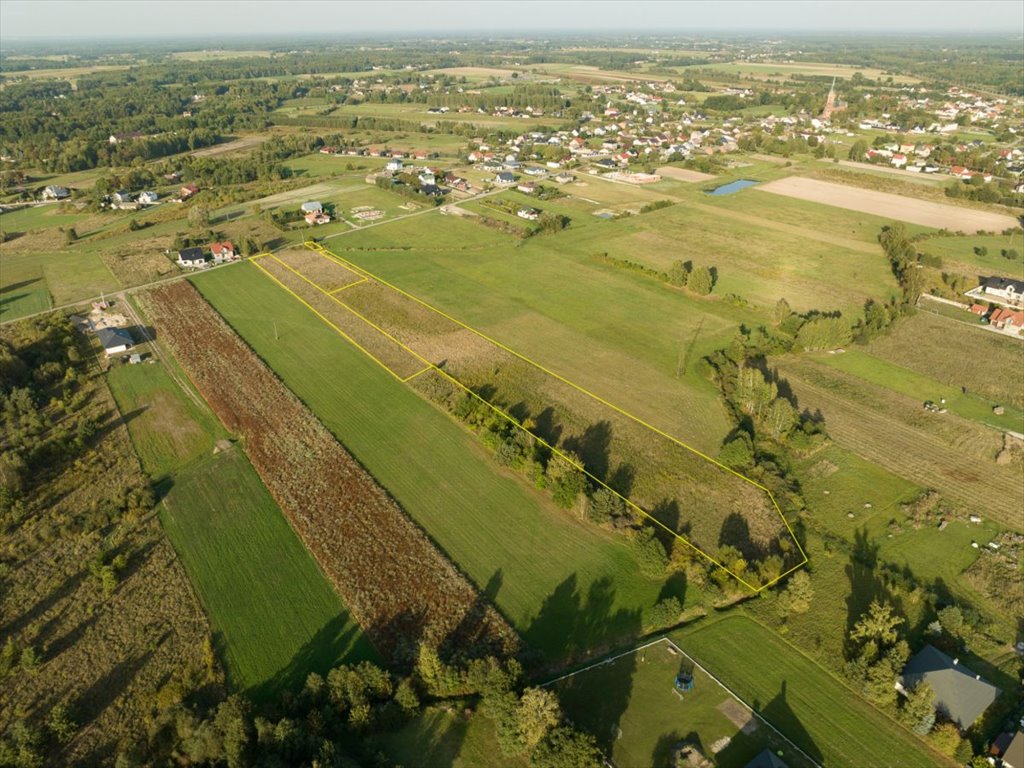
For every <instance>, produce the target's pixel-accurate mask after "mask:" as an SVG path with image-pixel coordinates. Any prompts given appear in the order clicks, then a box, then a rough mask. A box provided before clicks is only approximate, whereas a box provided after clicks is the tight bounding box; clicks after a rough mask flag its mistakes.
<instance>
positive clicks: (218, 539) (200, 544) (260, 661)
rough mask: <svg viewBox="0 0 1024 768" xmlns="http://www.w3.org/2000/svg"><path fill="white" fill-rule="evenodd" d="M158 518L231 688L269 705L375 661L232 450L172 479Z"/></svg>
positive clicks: (245, 462) (255, 479)
mask: <svg viewBox="0 0 1024 768" xmlns="http://www.w3.org/2000/svg"><path fill="white" fill-rule="evenodd" d="M159 510H160V520H161V522H162V523H163V525H164V528H165V530H166V531H167V535H168V537H169V538H170V540H171V543H172V544H173V545H174V548H175V549H176V550H177V551H178V554H179V556H180V557H181V560H182V562H183V563H184V565H185V569H186V571H187V572H188V575H189V578H190V579H191V580H192V583H193V584H194V585H195V588H196V591H197V592H198V593H199V598H200V600H201V601H202V603H203V607H204V608H205V609H206V612H207V614H208V616H209V617H210V624H211V626H212V627H213V630H214V633H215V638H216V640H217V644H218V651H219V652H220V653H221V656H222V658H223V659H224V661H225V666H226V667H227V672H228V681H229V684H230V685H231V687H232V688H234V689H238V690H245V691H248V692H250V693H252V694H253V695H254V696H255V697H257V698H258V699H261V700H266V699H269V698H271V697H273V696H276V695H277V694H278V693H279V692H280V691H282V690H285V689H294V688H296V687H297V686H299V685H301V684H302V681H303V680H305V678H306V676H307V675H308V674H309V673H310V672H320V673H324V672H326V671H327V670H328V669H330V668H331V667H332V666H334V665H336V664H338V663H341V662H343V661H359V660H362V659H375V658H376V654H375V652H374V651H373V648H372V647H371V646H370V644H369V642H368V641H367V640H366V638H365V637H364V636H363V634H362V633H361V631H360V629H359V627H358V626H357V625H356V624H355V622H354V621H352V619H351V618H350V617H349V615H348V613H347V611H346V610H345V606H344V605H343V604H342V602H341V599H340V598H339V597H338V595H337V593H335V592H334V590H333V589H332V588H331V586H330V584H329V583H328V582H327V580H326V579H325V578H324V576H323V574H322V573H321V572H320V569H319V568H318V567H317V565H316V563H315V562H314V560H313V558H312V556H311V555H310V554H309V553H308V552H307V551H306V549H305V547H303V545H302V542H300V541H299V539H298V537H297V536H296V535H295V533H294V532H293V531H292V529H291V527H290V526H289V525H288V522H287V521H286V520H285V519H284V516H283V515H282V514H281V510H280V509H279V508H278V506H277V504H275V503H274V500H273V499H272V498H271V497H270V494H268V493H267V491H266V489H265V488H264V487H263V484H262V483H261V482H260V479H259V476H258V475H257V474H256V472H255V470H254V469H253V468H252V466H251V465H250V464H249V462H248V460H247V459H246V457H245V455H244V454H243V453H242V452H241V451H240V450H239V449H238V448H234V449H231V450H229V451H227V452H225V453H222V454H220V455H218V456H215V457H211V458H210V459H208V460H207V461H204V462H202V463H201V464H199V465H197V466H194V467H192V468H190V469H188V470H186V471H184V472H181V473H180V474H178V475H177V476H175V478H174V483H173V486H172V487H171V489H170V491H169V492H168V494H167V495H166V496H165V497H164V499H163V500H162V502H161V504H160V506H159Z"/></svg>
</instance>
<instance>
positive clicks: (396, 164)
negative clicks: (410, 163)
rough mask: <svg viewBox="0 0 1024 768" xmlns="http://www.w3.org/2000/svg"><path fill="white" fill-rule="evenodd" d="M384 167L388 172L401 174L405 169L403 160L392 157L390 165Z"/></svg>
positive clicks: (389, 161)
mask: <svg viewBox="0 0 1024 768" xmlns="http://www.w3.org/2000/svg"><path fill="white" fill-rule="evenodd" d="M384 167H385V168H386V169H387V170H389V171H391V172H392V173H397V172H400V171H401V170H402V168H403V165H402V158H400V157H392V158H391V159H390V160H388V164H387V165H385V166H384Z"/></svg>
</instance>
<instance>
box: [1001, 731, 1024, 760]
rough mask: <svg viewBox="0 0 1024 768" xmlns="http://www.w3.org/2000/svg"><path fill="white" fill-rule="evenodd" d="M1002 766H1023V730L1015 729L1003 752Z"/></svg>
mask: <svg viewBox="0 0 1024 768" xmlns="http://www.w3.org/2000/svg"><path fill="white" fill-rule="evenodd" d="M1003 768H1024V731H1017V733H1016V735H1015V736H1014V737H1013V740H1012V741H1011V742H1010V745H1009V746H1008V747H1007V748H1006V751H1005V752H1003Z"/></svg>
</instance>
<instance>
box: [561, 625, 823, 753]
mask: <svg viewBox="0 0 1024 768" xmlns="http://www.w3.org/2000/svg"><path fill="white" fill-rule="evenodd" d="M658 643H667V644H668V646H669V648H671V649H672V650H674V651H675V652H676V653H678V654H679V655H680V656H683V657H684V658H686V659H688V660H689V661H690V662H691V663H692V664H693V666H695V667H696V668H697V669H699V670H700V671H701V672H703V673H704V674H705V675H707V676H708V677H710V678H711V679H712V680H714V681H715V683H717V684H718V686H719V687H720V688H721V689H722V690H724V691H725V692H726V693H728V694H729V695H730V696H732V697H733V698H734V699H735V700H736V701H738V702H739V703H740V704H741V705H742V706H743V707H744V708H745V709H746V710H747V711H748V712H750V714H752V715H753V716H754V717H756V718H757V719H758V720H760V721H761V722H762V723H764V724H765V725H766V726H768V727H769V728H770V729H771V730H772V731H774V733H775V734H776V735H777V736H779V737H780V738H781V739H783V740H784V741H785V742H786V743H787V744H789V745H790V746H791V747H793V749H795V750H796V751H797V752H799V753H800V754H801V755H803V756H804V757H805V758H806V759H807V761H808V762H809V763H810V764H811V765H813V766H815V768H822V766H821V765H820V764H819V763H818V762H816V761H815V760H814V759H813V758H811V756H810V755H808V754H807V753H806V752H804V751H803V750H802V749H800V747H798V746H797V745H796V744H795V743H794V742H793V741H792V740H791V739H790V738H789V737H788V736H786V734H784V733H783V732H782V731H780V730H779V729H778V728H776V727H775V726H774V725H772V724H771V723H769V722H768V720H767V719H766V718H765V717H764V715H762V714H761V713H760V712H758V711H757V710H756V709H754V708H753V707H752V706H750V705H749V704H747V702H745V701H744V700H743V699H742V698H740V695H739V694H738V693H736V691H734V690H733V689H732V688H730V687H729V686H728V685H726V684H725V683H723V682H722V681H721V680H720V679H718V677H716V676H715V675H713V674H711V672H710V671H709V670H708V669H707V667H705V666H704V665H703V664H701V663H700V662H699V661H697V660H696V659H695V658H693V656H691V655H690V654H688V653H687V652H686V651H684V650H683V649H682V648H680V647H679V646H678V645H677V644H676V643H675V641H674V640H672V638H670V637H658V638H655V639H654V640H649V641H648V642H646V643H642V644H641V645H637V646H635V647H633V648H630V649H629V650H628V651H622V652H621V653H617V654H615V655H614V656H608V657H606V658H604V659H601V660H600V661H595V662H593V663H591V664H588V665H587V666H585V667H581V668H580V669H575V670H573V671H572V672H567V673H566V674H564V675H560V676H558V677H556V678H555V679H554V680H548V681H547V682H545V683H541V687H542V688H548V687H550V686H552V685H555V684H556V683H560V682H562V681H563V680H568V679H569V678H570V677H575V676H576V675H580V674H583V673H584V672H589V671H590V670H592V669H595V668H597V667H602V666H604V665H605V664H611V663H612V662H614V661H618V660H619V659H621V658H623V657H624V656H629V655H630V654H634V653H640V651H643V650H645V649H647V648H650V647H652V646H655V645H657V644H658Z"/></svg>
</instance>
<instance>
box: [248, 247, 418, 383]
mask: <svg viewBox="0 0 1024 768" xmlns="http://www.w3.org/2000/svg"><path fill="white" fill-rule="evenodd" d="M253 263H254V264H255V265H256V266H257V267H259V268H260V269H261V270H262V271H263V272H264V273H266V274H267V276H268V277H270V278H271V279H272V280H274V281H275V282H276V283H278V284H279V285H280V286H281V287H282V288H284V289H285V290H286V291H288V292H289V293H291V294H293V295H294V296H296V297H297V298H298V299H299V300H300V301H302V302H303V303H304V304H306V306H307V307H309V309H310V310H312V311H313V312H314V313H316V315H317V316H318V317H319V318H320V319H321V320H323V321H324V322H325V323H327V324H328V325H330V326H331V327H332V328H333V329H334V330H335V331H337V332H338V333H339V334H341V335H342V336H343V337H344V338H345V340H346V341H348V342H349V343H351V344H354V345H355V346H356V347H358V348H359V349H360V350H362V351H363V352H364V353H366V354H367V355H369V356H370V357H371V358H373V360H375V361H376V362H377V363H378V364H379V365H380V366H381V367H382V368H385V369H387V370H388V372H390V373H391V374H392V375H393V376H394V377H395V378H396V379H400V380H401V379H405V378H406V377H407V376H411V375H413V374H414V373H416V372H417V371H419V370H420V369H422V368H423V361H421V360H419V359H417V357H416V356H414V355H412V354H410V353H409V352H408V351H407V350H405V349H403V348H402V346H401V345H399V344H397V343H395V342H394V341H391V340H389V339H386V338H384V337H382V336H381V334H380V333H378V332H377V331H376V330H375V329H373V328H372V327H370V326H369V325H368V324H367V323H366V322H364V321H363V320H362V319H361V318H360V317H359V316H358V315H357V314H356V313H354V312H352V311H351V310H350V309H349V308H348V307H347V306H346V305H345V304H343V303H342V302H341V301H340V300H338V299H337V298H336V297H335V296H332V295H331V294H330V293H328V292H326V291H323V290H321V289H319V288H316V289H314V288H315V284H312V283H310V281H309V280H308V278H306V277H305V276H303V275H302V274H301V273H299V272H296V271H295V270H293V269H292V268H291V267H289V266H288V265H286V264H284V263H282V262H280V261H278V260H277V259H276V258H275V257H273V256H271V257H270V258H265V259H260V260H259V261H255V260H254V261H253Z"/></svg>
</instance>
